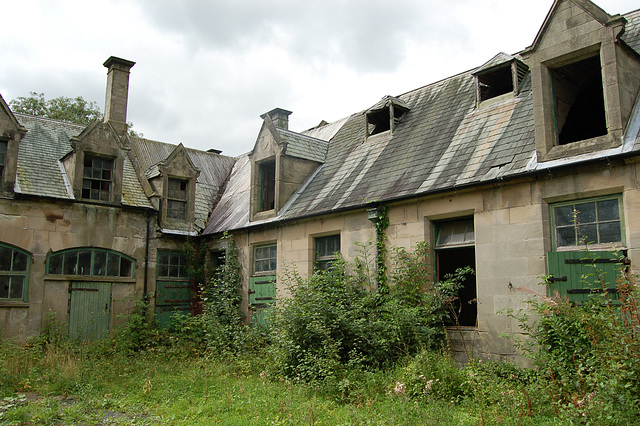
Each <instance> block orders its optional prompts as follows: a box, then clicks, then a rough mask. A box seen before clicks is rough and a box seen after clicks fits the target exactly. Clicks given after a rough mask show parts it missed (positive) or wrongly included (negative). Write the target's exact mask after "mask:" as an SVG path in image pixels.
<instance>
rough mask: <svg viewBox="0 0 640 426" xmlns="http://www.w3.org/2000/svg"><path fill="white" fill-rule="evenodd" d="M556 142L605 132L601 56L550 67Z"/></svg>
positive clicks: (559, 142) (565, 141)
mask: <svg viewBox="0 0 640 426" xmlns="http://www.w3.org/2000/svg"><path fill="white" fill-rule="evenodd" d="M551 83H552V90H553V100H554V109H555V119H556V129H557V135H558V144H559V145H564V144H568V143H571V142H576V141H581V140H585V139H591V138H595V137H597V136H603V135H606V134H607V121H606V117H605V109H604V92H603V85H602V71H601V66H600V56H594V57H591V58H588V59H584V60H582V61H578V62H574V63H572V64H569V65H565V66H563V67H559V68H554V69H552V70H551Z"/></svg>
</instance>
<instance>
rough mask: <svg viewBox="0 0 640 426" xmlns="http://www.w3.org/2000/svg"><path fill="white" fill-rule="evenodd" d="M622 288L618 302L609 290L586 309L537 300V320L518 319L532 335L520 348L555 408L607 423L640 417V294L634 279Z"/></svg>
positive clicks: (625, 278) (564, 302)
mask: <svg viewBox="0 0 640 426" xmlns="http://www.w3.org/2000/svg"><path fill="white" fill-rule="evenodd" d="M594 276H595V277H597V276H598V274H594ZM585 285H590V286H592V287H598V286H599V285H601V284H599V283H598V282H595V283H585ZM618 288H619V295H620V299H619V302H616V303H613V302H612V300H610V296H609V293H607V292H606V291H604V292H594V293H592V294H591V295H590V298H589V299H588V300H587V301H586V302H583V303H581V304H575V303H572V302H569V301H568V300H566V299H563V298H561V297H559V296H558V295H555V296H553V297H538V298H535V299H533V300H531V301H530V305H531V310H532V314H533V315H532V316H529V315H525V314H522V313H521V314H518V315H515V316H516V318H518V319H519V320H520V323H521V325H522V327H523V328H524V329H525V330H526V331H527V332H528V333H529V334H530V336H531V339H529V341H528V342H524V343H521V344H520V347H521V348H522V349H523V350H524V351H525V352H526V353H527V354H528V355H529V356H530V357H531V358H532V359H533V360H534V361H535V362H536V364H537V365H538V367H539V369H540V371H541V374H543V375H545V377H546V379H547V383H548V391H549V393H550V394H551V395H552V396H553V399H554V403H555V404H557V406H558V407H560V408H563V409H564V411H565V412H566V413H570V414H571V413H572V415H574V416H576V417H581V418H589V419H593V420H594V421H598V422H601V423H603V424H626V423H625V421H626V420H627V419H631V418H636V419H637V416H640V310H639V309H638V301H639V298H640V294H639V293H638V289H637V287H636V286H635V284H634V283H633V280H632V278H631V277H629V276H623V277H622V278H621V279H620V280H619V282H618ZM596 290H597V289H596Z"/></svg>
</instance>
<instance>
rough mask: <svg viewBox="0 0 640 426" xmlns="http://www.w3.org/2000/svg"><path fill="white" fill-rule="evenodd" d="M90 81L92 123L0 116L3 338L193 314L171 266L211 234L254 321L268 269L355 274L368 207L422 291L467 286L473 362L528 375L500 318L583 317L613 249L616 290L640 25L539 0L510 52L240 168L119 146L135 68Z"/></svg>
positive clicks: (636, 228) (277, 143)
mask: <svg viewBox="0 0 640 426" xmlns="http://www.w3.org/2000/svg"><path fill="white" fill-rule="evenodd" d="M488 59H489V58H488ZM104 65H105V66H106V67H107V68H108V74H107V100H106V108H105V110H106V112H105V118H104V121H103V122H94V123H92V124H91V125H89V126H87V127H82V126H77V125H72V124H69V123H62V122H55V121H52V120H46V119H42V118H37V117H30V116H25V115H20V114H14V113H12V112H11V110H10V109H9V107H8V106H7V104H6V103H5V102H4V100H2V99H1V98H0V110H1V112H0V117H1V118H0V128H1V132H0V134H1V135H2V136H1V138H0V167H1V168H0V176H1V178H2V188H1V189H2V198H0V324H2V334H3V335H4V336H6V337H13V338H17V339H24V338H27V337H29V336H33V335H37V334H38V333H40V332H41V330H42V329H43V326H44V324H45V323H46V321H47V318H48V316H49V315H55V316H56V317H57V319H58V320H59V321H61V322H63V323H64V324H66V325H67V327H68V331H69V334H70V335H71V336H73V337H84V338H98V337H100V336H101V335H103V334H104V333H106V332H108V331H109V330H110V329H111V328H112V327H113V326H114V323H115V322H116V320H117V317H118V314H119V313H126V312H128V309H130V307H131V304H132V303H133V301H134V300H135V299H136V298H139V297H140V296H142V295H143V294H147V295H150V296H152V298H151V300H152V301H153V303H154V309H155V313H156V315H157V317H158V318H159V319H160V320H161V321H166V319H167V317H168V316H169V315H171V313H172V312H175V311H180V310H182V311H186V312H188V311H190V310H192V305H193V297H192V294H191V292H190V290H189V283H188V277H187V274H186V270H185V264H184V256H183V254H182V249H183V247H184V245H185V244H187V243H189V242H190V241H196V242H201V241H202V242H207V247H208V248H209V250H210V253H209V257H210V260H209V262H213V259H215V258H217V256H218V253H219V251H220V250H223V249H224V247H223V245H222V244H221V242H220V237H221V235H222V233H223V232H225V231H228V232H230V233H231V234H232V236H233V239H234V240H235V242H236V245H237V247H238V248H239V260H240V262H241V264H242V266H243V270H242V274H243V278H244V284H243V309H244V310H245V312H246V313H247V315H248V318H252V319H253V320H254V321H260V320H261V317H262V315H263V314H264V312H265V308H267V307H268V306H270V305H272V304H274V303H278V298H280V297H284V296H286V288H285V287H284V286H283V285H282V280H281V275H282V272H283V271H284V268H285V267H287V266H288V265H294V264H295V266H296V268H297V270H298V271H299V272H301V273H303V274H311V273H313V271H314V270H316V269H322V268H323V267H326V265H328V264H330V262H331V261H332V260H333V259H334V258H335V256H336V254H337V253H340V255H341V256H342V257H344V258H345V259H347V260H351V259H353V258H354V257H355V256H356V254H357V250H358V247H357V245H356V243H358V242H366V241H372V240H375V237H376V231H375V226H374V224H373V223H372V221H375V220H376V219H375V215H376V212H378V211H379V210H378V208H379V207H381V206H384V207H385V208H386V215H387V216H388V219H389V223H390V225H389V227H388V229H387V231H386V236H387V244H388V245H389V246H402V247H407V248H410V247H413V246H415V244H416V243H417V242H420V241H426V242H428V243H429V244H430V247H431V250H432V256H431V259H432V262H433V264H432V265H431V266H432V269H433V272H434V279H435V280H438V279H441V278H442V277H443V276H444V275H445V274H447V273H449V272H452V271H453V270H455V269H456V268H458V267H461V266H467V265H470V266H472V267H473V268H474V269H475V272H476V274H475V277H474V279H470V280H467V281H466V283H465V285H464V287H463V289H462V290H461V293H460V295H459V296H460V302H461V303H460V309H461V310H460V321H461V325H462V326H463V336H464V339H465V341H466V342H467V345H468V346H469V347H470V348H471V349H472V350H473V352H474V353H475V354H476V355H477V356H481V357H489V358H496V359H502V358H511V359H513V360H515V361H522V362H524V361H523V360H522V359H520V357H519V355H518V353H517V351H516V350H515V349H514V347H513V344H512V342H511V341H510V340H509V339H506V338H504V337H502V336H501V335H502V334H509V333H519V332H520V331H521V330H520V329H519V328H518V325H517V323H516V322H515V321H514V320H513V319H511V318H509V317H508V316H507V315H506V314H505V312H504V311H505V310H506V309H509V308H511V309H516V310H517V309H524V308H525V307H526V303H525V300H526V299H527V298H528V297H531V296H530V294H529V293H528V292H526V291H524V292H523V291H519V290H518V289H529V290H531V291H535V292H538V293H544V292H547V291H554V290H558V291H559V292H560V294H561V295H563V296H565V297H568V298H570V299H572V300H580V299H581V298H584V297H586V294H585V289H584V288H583V286H584V284H582V283H581V281H580V276H581V275H582V274H583V273H584V272H585V270H586V269H585V268H589V267H591V264H590V263H585V262H584V261H583V260H582V259H584V258H585V256H586V253H585V250H586V249H587V245H586V243H589V244H588V246H589V247H588V249H589V252H591V253H592V255H593V253H597V256H596V257H598V258H599V260H597V262H598V265H599V266H601V267H602V268H604V269H605V270H606V271H608V275H607V277H608V278H607V279H608V281H609V283H608V285H609V286H611V287H612V289H611V291H615V285H616V283H615V276H616V274H617V270H619V269H620V267H619V265H617V264H616V263H615V262H612V261H610V260H609V259H610V258H611V257H612V256H614V254H613V250H614V249H615V250H620V251H621V252H622V253H623V255H624V256H626V260H627V262H626V263H628V264H630V267H631V270H635V269H634V268H635V263H637V262H638V259H640V215H638V209H640V170H639V169H638V161H637V160H638V159H640V141H638V134H639V133H640V97H639V93H640V10H638V11H633V12H629V13H626V14H624V15H610V14H608V13H607V12H605V11H603V10H602V9H601V8H599V7H598V6H597V5H595V4H594V3H592V2H591V1H588V0H556V1H554V3H553V5H552V7H551V9H550V11H549V13H548V15H547V17H546V19H545V20H544V22H543V23H542V26H541V28H540V30H539V32H538V34H536V35H535V37H534V39H533V43H532V44H531V46H529V47H527V48H526V49H524V50H522V51H520V52H517V53H515V54H505V53H499V54H497V55H495V56H494V57H493V58H491V59H489V60H488V61H487V62H486V63H485V64H483V65H481V66H479V67H478V68H475V69H472V70H470V71H466V72H462V73H460V74H457V75H454V76H451V77H449V78H446V79H444V80H442V81H438V82H435V83H432V84H428V85H426V86H424V87H420V88H418V89H415V90H412V91H410V92H407V93H403V94H400V95H395V96H384V97H383V98H382V99H381V100H380V101H379V102H378V103H377V104H375V105H373V106H371V107H369V108H367V109H364V110H363V111H359V112H356V113H354V114H353V115H351V116H349V117H345V118H343V119H341V120H338V121H336V122H333V123H326V122H324V121H322V122H321V123H320V124H319V125H318V126H317V127H314V128H312V129H309V130H306V131H303V132H294V131H291V130H289V129H288V127H289V126H288V124H289V115H290V114H291V112H290V111H287V110H284V109H281V108H276V109H274V110H272V111H269V112H268V113H265V114H264V115H263V116H262V118H263V124H262V127H261V128H260V130H259V132H258V136H257V139H256V142H255V145H254V147H253V149H252V150H251V151H250V152H249V153H247V154H246V155H242V156H240V157H238V158H230V157H226V156H223V155H221V154H220V153H218V152H201V151H196V150H191V149H187V148H184V147H183V146H182V145H178V146H175V145H171V144H166V143H161V142H155V141H150V140H146V139H143V138H138V137H133V136H130V135H129V134H128V133H127V127H126V124H125V123H126V104H127V90H128V89H127V88H128V76H129V71H130V68H131V67H132V66H133V63H132V62H129V61H126V60H122V59H118V58H114V57H112V58H109V59H108V60H107V62H105V64H104ZM575 212H578V213H577V217H574V216H575V215H576V213H575ZM543 275H551V276H552V279H550V280H549V281H548V283H547V284H544V285H541V284H540V281H541V279H540V276H543Z"/></svg>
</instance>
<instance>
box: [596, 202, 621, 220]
mask: <svg viewBox="0 0 640 426" xmlns="http://www.w3.org/2000/svg"><path fill="white" fill-rule="evenodd" d="M605 220H620V209H619V208H618V200H606V201H599V202H598V221H605Z"/></svg>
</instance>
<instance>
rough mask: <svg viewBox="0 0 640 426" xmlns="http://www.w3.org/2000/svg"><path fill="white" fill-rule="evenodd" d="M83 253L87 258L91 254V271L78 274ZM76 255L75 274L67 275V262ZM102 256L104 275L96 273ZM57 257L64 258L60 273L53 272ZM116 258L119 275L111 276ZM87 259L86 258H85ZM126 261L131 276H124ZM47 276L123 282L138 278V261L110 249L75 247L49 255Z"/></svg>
mask: <svg viewBox="0 0 640 426" xmlns="http://www.w3.org/2000/svg"><path fill="white" fill-rule="evenodd" d="M81 253H82V254H84V256H86V253H90V260H89V262H90V266H89V271H88V273H79V274H78V273H77V271H78V269H79V263H80V262H81V259H80V256H81ZM74 254H75V259H76V260H75V263H76V264H75V266H76V267H75V268H74V273H65V272H66V270H67V268H70V266H67V265H66V262H67V261H68V260H72V258H73V257H74ZM102 254H104V256H105V257H104V266H103V267H104V270H105V272H104V274H97V273H96V270H95V268H96V265H97V264H98V263H97V261H96V258H97V256H102ZM57 256H62V261H61V263H60V272H53V271H52V269H51V268H52V267H54V268H56V270H57V267H56V266H52V261H55V260H54V258H55V257H57ZM114 257H117V258H118V259H119V260H118V275H113V274H109V272H110V266H109V263H110V259H113V258H114ZM85 259H86V258H85ZM123 259H124V260H126V261H128V262H129V270H130V272H129V274H128V275H122V268H123V262H122V260H123ZM45 271H46V272H45V274H46V275H47V276H48V278H51V277H56V276H65V277H68V276H74V277H91V279H92V280H93V279H96V278H98V279H108V280H114V279H117V280H121V279H135V277H136V260H135V259H134V258H133V257H131V256H128V255H126V254H124V253H120V252H117V251H115V250H110V249H103V248H96V247H74V248H71V249H65V250H59V251H56V252H52V253H49V254H48V255H47V262H46V269H45Z"/></svg>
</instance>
